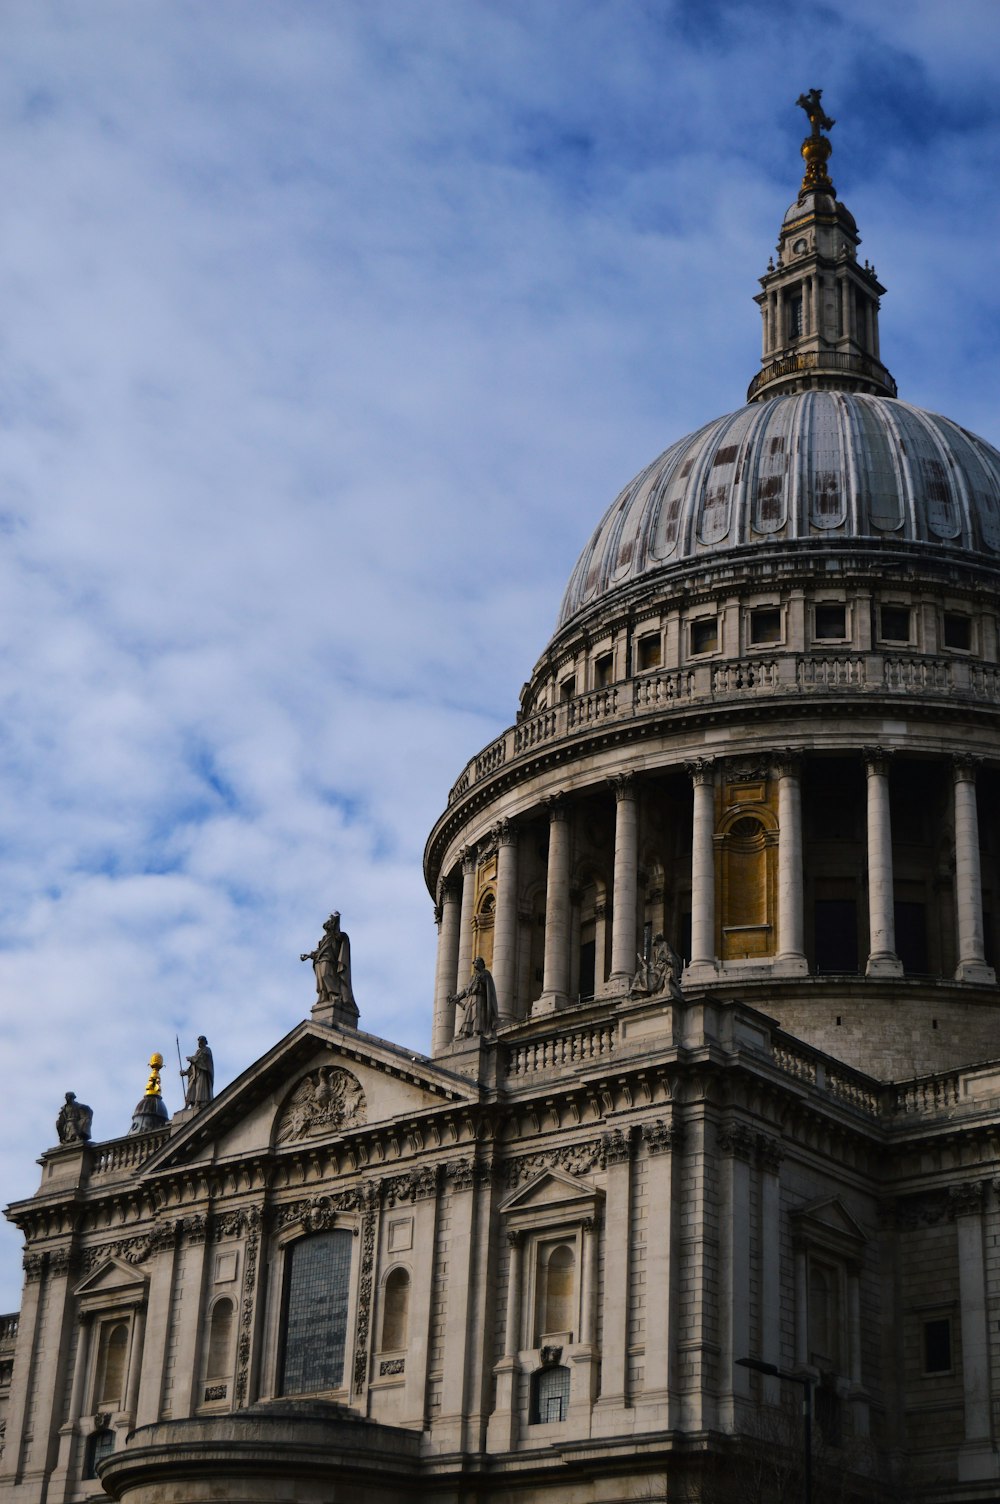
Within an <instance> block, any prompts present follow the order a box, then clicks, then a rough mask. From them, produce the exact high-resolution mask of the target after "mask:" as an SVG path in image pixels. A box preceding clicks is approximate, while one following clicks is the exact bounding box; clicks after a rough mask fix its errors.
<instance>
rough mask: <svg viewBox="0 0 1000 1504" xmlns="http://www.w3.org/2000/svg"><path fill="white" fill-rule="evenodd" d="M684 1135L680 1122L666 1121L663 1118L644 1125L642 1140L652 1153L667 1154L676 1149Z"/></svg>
mask: <svg viewBox="0 0 1000 1504" xmlns="http://www.w3.org/2000/svg"><path fill="white" fill-rule="evenodd" d="M683 1136H684V1135H683V1130H682V1128H681V1125H680V1124H679V1123H665V1122H664V1121H663V1119H662V1118H657V1119H656V1121H655V1122H653V1123H643V1125H642V1141H643V1143H644V1144H645V1145H646V1148H647V1149H648V1150H649V1152H650V1154H665V1153H667V1152H668V1151H669V1150H670V1149H676V1148H677V1146H678V1145H679V1144H680V1142H681V1140H682V1138H683Z"/></svg>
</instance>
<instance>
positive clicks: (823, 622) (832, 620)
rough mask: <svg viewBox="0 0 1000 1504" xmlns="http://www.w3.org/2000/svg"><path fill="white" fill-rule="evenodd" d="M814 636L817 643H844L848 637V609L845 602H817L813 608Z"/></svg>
mask: <svg viewBox="0 0 1000 1504" xmlns="http://www.w3.org/2000/svg"><path fill="white" fill-rule="evenodd" d="M813 636H814V638H815V639H816V641H817V642H843V641H844V640H845V639H846V637H847V607H846V606H845V605H844V602H843V601H817V602H816V605H815V606H814V608H813Z"/></svg>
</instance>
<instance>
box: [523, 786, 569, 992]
mask: <svg viewBox="0 0 1000 1504" xmlns="http://www.w3.org/2000/svg"><path fill="white" fill-rule="evenodd" d="M547 803H548V807H549V864H548V871H547V875H546V882H545V961H544V971H543V981H542V995H541V997H540V998H539V999H538V1000H537V1002H536V1003H535V1005H534V1008H533V1010H532V1011H533V1012H535V1013H554V1012H555V1010H556V1009H557V1008H562V1007H564V1006H565V1004H566V1001H567V992H568V990H569V856H570V849H569V848H570V827H569V811H568V809H567V807H566V804H565V803H564V801H563V800H562V799H560V798H555V799H549V800H548V801H547Z"/></svg>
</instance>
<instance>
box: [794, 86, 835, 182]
mask: <svg viewBox="0 0 1000 1504" xmlns="http://www.w3.org/2000/svg"><path fill="white" fill-rule="evenodd" d="M822 98H823V90H822V89H810V90H809V93H808V94H800V95H799V97H798V99H797V100H796V101H795V103H796V104H797V105H799V106H800V107H801V108H802V109H803V110H805V112H806V115H807V116H808V117H809V135H808V136H807V137H806V139H805V140H804V141H803V143H802V156H803V159H804V160H805V164H806V170H805V175H804V177H803V179H802V187H801V188H800V189H799V192H800V193H833V194H835V193H836V191H837V190H836V189H835V188H834V186H833V184H832V182H831V181H830V174H829V173H828V172H827V170H826V164H827V162H828V161H829V160H830V153H831V152H832V151H833V147H832V146H831V145H830V142H829V141H828V140H827V138H826V136H824V135H823V134H822V132H823V131H831V130H833V127H834V126H835V125H836V123H837V122H836V121H835V120H831V119H830V117H829V115H828V114H827V113H826V111H825V110H824V109H823V106H822V104H821V103H820V101H821V100H822Z"/></svg>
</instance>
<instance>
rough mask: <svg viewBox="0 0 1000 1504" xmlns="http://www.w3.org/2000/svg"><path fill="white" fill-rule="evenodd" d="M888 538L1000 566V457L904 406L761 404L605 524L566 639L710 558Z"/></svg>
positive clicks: (703, 433)
mask: <svg viewBox="0 0 1000 1504" xmlns="http://www.w3.org/2000/svg"><path fill="white" fill-rule="evenodd" d="M822 539H832V540H836V541H841V540H844V539H865V540H869V541H870V540H873V539H881V540H885V541H886V542H894V543H895V542H900V541H902V542H905V543H908V544H921V545H926V546H930V547H932V548H935V549H940V548H952V549H961V550H964V551H968V552H973V553H977V554H980V555H982V554H985V555H986V556H987V557H991V558H996V557H998V556H1000V452H998V451H997V450H996V449H994V448H993V446H992V445H991V444H988V443H986V442H985V440H983V439H980V438H977V437H976V436H975V435H974V434H971V433H969V432H968V431H967V430H966V429H964V428H961V427H960V426H959V425H958V424H956V423H953V422H951V421H950V420H949V419H948V418H943V417H941V416H939V415H938V414H936V413H929V412H925V411H923V410H922V409H920V408H917V407H913V406H911V405H910V404H908V403H906V402H901V401H899V400H896V399H892V398H886V397H880V396H872V395H866V394H864V393H860V392H845V391H803V392H796V393H793V394H790V395H785V396H777V397H773V398H770V399H769V400H765V401H762V402H751V403H748V404H747V406H746V407H743V408H740V409H739V411H737V412H735V413H730V414H728V415H727V416H725V417H722V418H717V419H715V421H714V422H711V423H708V424H706V425H705V427H704V428H700V429H698V431H697V432H696V433H693V434H689V435H687V437H685V438H683V439H680V440H679V441H678V442H677V443H676V444H673V445H671V447H670V448H669V449H667V450H666V451H665V452H664V453H663V454H661V455H660V456H659V457H658V458H657V459H655V460H654V461H653V462H652V464H650V465H647V466H646V468H645V469H644V470H642V471H640V473H639V474H638V475H637V476H636V477H635V479H634V480H632V481H631V482H630V483H629V484H628V485H627V486H626V487H625V489H624V490H623V491H622V492H621V493H620V495H619V496H618V497H616V499H615V501H614V502H613V503H612V504H611V506H610V507H609V508H608V510H607V511H606V512H605V514H604V516H603V517H602V518H601V521H600V522H599V523H598V526H597V528H596V530H595V532H594V534H593V536H592V537H591V539H590V541H589V543H588V544H587V546H586V548H585V549H584V550H583V552H582V554H581V555H580V558H579V560H578V561H577V564H576V567H575V569H574V570H573V573H572V576H571V577H570V581H569V585H568V586H567V589H566V593H565V595H564V597H563V602H562V607H561V610H560V613H559V626H560V627H562V626H564V625H565V624H566V623H567V622H569V621H570V620H571V619H572V618H573V617H575V616H576V615H577V614H578V613H579V612H582V611H584V610H586V609H588V608H591V607H593V606H594V605H596V604H597V603H598V602H601V601H603V600H604V599H605V598H606V597H608V596H609V595H611V594H612V593H613V592H615V591H619V590H627V589H628V587H630V586H632V585H634V584H635V583H636V582H639V581H643V582H646V581H650V580H652V578H653V577H654V576H656V575H659V574H661V573H662V572H664V571H671V570H675V569H677V568H678V566H682V565H684V564H685V563H687V562H688V561H696V560H698V559H699V558H701V557H702V556H703V555H706V554H713V555H719V554H722V553H723V552H726V551H729V550H734V549H745V548H749V547H759V546H760V545H763V544H769V543H781V544H786V543H800V544H804V545H810V544H813V545H814V544H815V543H817V542H818V541H820V540H822Z"/></svg>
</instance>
